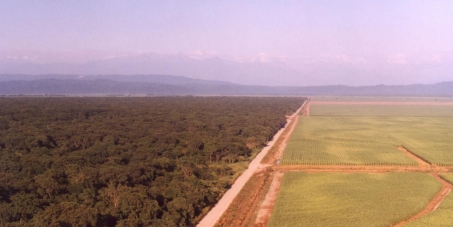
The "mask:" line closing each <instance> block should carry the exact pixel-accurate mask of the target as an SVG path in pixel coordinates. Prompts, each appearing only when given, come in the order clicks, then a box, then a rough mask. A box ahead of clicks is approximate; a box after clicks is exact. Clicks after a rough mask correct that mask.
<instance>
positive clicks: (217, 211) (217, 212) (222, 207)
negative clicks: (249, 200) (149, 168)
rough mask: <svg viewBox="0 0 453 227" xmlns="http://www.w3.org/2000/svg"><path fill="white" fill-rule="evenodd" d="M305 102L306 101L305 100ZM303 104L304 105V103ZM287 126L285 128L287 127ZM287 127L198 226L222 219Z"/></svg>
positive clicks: (292, 117)
mask: <svg viewBox="0 0 453 227" xmlns="http://www.w3.org/2000/svg"><path fill="white" fill-rule="evenodd" d="M304 104H305V102H304ZM302 106H303V105H302ZM301 109H302V107H300V108H299V109H298V110H297V111H296V112H295V113H294V114H293V115H292V116H291V117H290V118H289V119H288V122H287V123H286V126H287V125H289V123H290V121H291V119H294V116H296V114H298V113H299V111H300V110H301ZM286 126H285V128H286ZM285 128H282V129H280V130H279V131H278V132H277V133H276V134H275V135H274V138H272V141H270V142H269V143H267V146H266V147H264V148H263V149H262V150H261V152H260V153H259V154H258V155H257V156H256V158H255V159H253V161H252V162H251V163H250V164H249V166H248V168H247V170H245V171H244V172H243V173H242V174H241V176H239V177H238V179H236V181H235V182H234V184H233V185H232V186H231V188H230V189H229V190H228V191H227V192H226V193H225V194H224V195H223V197H222V198H221V199H220V200H219V202H217V204H216V205H215V206H214V207H213V208H212V210H211V211H210V212H209V213H208V214H207V215H206V216H205V217H204V218H203V219H202V220H201V221H200V223H198V225H197V227H211V226H214V225H215V223H216V222H217V221H218V220H219V219H220V217H221V216H222V215H223V213H224V212H225V211H226V210H227V209H228V207H229V206H230V204H231V202H232V201H233V199H234V198H235V197H236V195H237V194H238V193H239V192H240V191H241V189H242V187H244V185H245V183H247V181H248V180H249V179H250V177H251V176H252V175H253V174H254V173H255V171H257V170H258V169H259V167H260V162H261V160H262V159H263V158H264V156H265V155H266V154H267V152H268V151H269V149H270V148H271V147H272V145H274V143H275V141H276V140H277V139H278V138H279V137H280V135H281V134H282V132H283V131H284V130H285Z"/></svg>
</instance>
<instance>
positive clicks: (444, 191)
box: [394, 173, 453, 227]
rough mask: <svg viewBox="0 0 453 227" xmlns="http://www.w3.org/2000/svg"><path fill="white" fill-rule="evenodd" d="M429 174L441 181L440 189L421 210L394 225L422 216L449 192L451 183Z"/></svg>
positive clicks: (429, 211) (397, 226) (437, 205)
mask: <svg viewBox="0 0 453 227" xmlns="http://www.w3.org/2000/svg"><path fill="white" fill-rule="evenodd" d="M431 175H432V176H433V177H434V178H436V179H437V180H438V181H440V182H441V183H442V189H441V190H440V192H439V193H437V194H436V196H434V198H433V199H432V200H431V201H430V202H429V203H428V205H426V207H425V208H424V209H423V210H422V211H420V212H419V213H417V214H416V215H414V216H412V217H411V218H409V219H407V220H404V221H402V222H400V223H398V224H396V225H394V227H399V226H403V225H405V224H407V223H409V222H411V221H415V220H417V219H419V218H421V217H422V216H424V215H426V214H429V213H431V212H433V211H434V210H436V209H437V207H439V205H440V204H441V203H442V201H443V200H444V199H445V197H446V196H447V195H448V193H450V192H451V190H452V189H453V185H451V184H450V183H448V182H446V181H445V180H444V179H442V178H440V177H439V175H437V174H435V173H431Z"/></svg>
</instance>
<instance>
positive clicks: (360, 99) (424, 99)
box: [312, 96, 453, 102]
mask: <svg viewBox="0 0 453 227" xmlns="http://www.w3.org/2000/svg"><path fill="white" fill-rule="evenodd" d="M312 100H313V101H319V102H453V97H414V96H407V97H405V96H393V97H392V96H388V97H385V96H315V97H312Z"/></svg>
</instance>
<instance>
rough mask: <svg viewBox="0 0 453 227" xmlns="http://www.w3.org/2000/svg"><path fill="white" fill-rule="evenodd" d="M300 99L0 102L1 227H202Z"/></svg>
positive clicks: (222, 98) (17, 100)
mask: <svg viewBox="0 0 453 227" xmlns="http://www.w3.org/2000/svg"><path fill="white" fill-rule="evenodd" d="M302 102H303V99H302V98H248V97H235V98H227V97H158V98H1V99H0V225H1V226H115V225H116V226H150V225H153V226H194V225H196V223H197V222H198V221H199V219H200V218H201V216H203V215H204V214H205V212H206V211H207V209H206V208H207V207H210V206H213V205H214V204H215V203H216V202H217V200H218V199H219V198H220V197H221V196H222V195H223V193H224V192H225V190H226V189H227V188H228V187H229V186H230V183H231V182H230V181H231V177H232V175H233V174H234V172H233V171H232V168H231V167H229V166H228V165H229V163H234V162H238V161H248V160H249V157H250V156H251V155H252V152H253V150H254V148H260V147H262V146H263V145H264V143H265V142H266V141H267V140H269V139H271V138H272V136H273V135H274V134H275V132H277V131H278V129H279V128H281V127H282V126H283V125H284V124H285V122H286V119H285V115H287V114H290V113H291V112H293V111H295V110H296V109H297V108H298V107H299V106H300V105H301V104H302Z"/></svg>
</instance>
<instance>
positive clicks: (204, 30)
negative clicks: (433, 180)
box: [0, 0, 453, 84]
mask: <svg viewBox="0 0 453 227" xmlns="http://www.w3.org/2000/svg"><path fill="white" fill-rule="evenodd" d="M0 34H1V35H0V51H8V53H10V54H11V53H13V54H14V52H17V53H24V51H28V50H30V51H31V50H33V51H56V52H58V51H69V52H74V53H77V52H85V53H92V52H89V51H106V52H109V53H115V52H118V53H121V52H126V53H158V54H173V55H174V54H182V55H187V56H190V57H192V58H194V59H205V58H210V57H219V58H222V59H226V60H230V61H235V62H239V63H243V64H247V63H250V62H261V63H272V64H277V65H278V67H283V68H285V69H289V70H295V71H297V72H300V73H302V74H305V75H308V74H309V75H312V76H314V77H322V78H324V79H325V80H326V81H327V82H326V83H328V81H329V80H330V79H335V83H338V82H337V81H341V79H342V78H344V79H345V80H346V81H345V82H344V84H376V83H379V82H380V81H382V83H384V84H395V83H432V82H438V81H443V80H453V67H452V65H453V1H450V0H447V1H434V0H426V1H418V0H406V1H395V0H376V1H365V0H357V1H339V0H338V1H334V0H329V1H322V0H321V1H320V0H313V1H303V0H298V1H277V0H275V1H264V0H262V1H234V0H233V1H232V0H229V1H207V0H206V1H196V0H194V1H182V0H181V1H171V0H169V1H150V0H146V1H138V0H135V1H112V0H105V1H101V0H97V1H92V0H89V1H88V0H86V1H85V0H77V1H55V0H53V1H45V0H42V1H33V0H28V1H24V0H2V1H0ZM88 55H89V54H88ZM84 56H86V57H87V58H89V56H87V55H84ZM318 79H319V78H318ZM347 80H355V82H350V81H347ZM357 80H358V81H359V82H357ZM343 81H344V80H343Z"/></svg>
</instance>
